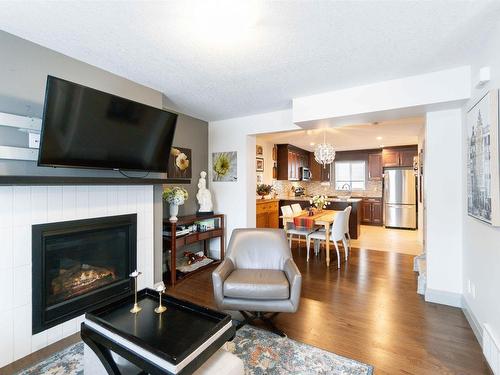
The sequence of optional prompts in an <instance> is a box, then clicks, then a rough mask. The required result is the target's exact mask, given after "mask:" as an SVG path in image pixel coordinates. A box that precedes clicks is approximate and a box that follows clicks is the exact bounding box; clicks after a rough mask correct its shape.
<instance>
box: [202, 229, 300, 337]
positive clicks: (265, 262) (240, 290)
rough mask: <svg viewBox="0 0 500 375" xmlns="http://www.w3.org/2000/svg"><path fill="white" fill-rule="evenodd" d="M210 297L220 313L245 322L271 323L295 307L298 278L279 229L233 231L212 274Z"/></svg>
mask: <svg viewBox="0 0 500 375" xmlns="http://www.w3.org/2000/svg"><path fill="white" fill-rule="evenodd" d="M212 280H213V284H214V295H215V301H216V303H217V306H218V307H219V309H221V310H235V311H236V310H237V311H240V312H241V314H242V315H243V317H244V318H245V321H244V322H242V323H241V324H240V325H239V326H238V328H241V326H243V325H244V324H246V323H250V322H252V321H253V320H255V319H261V320H263V321H264V322H266V323H267V324H268V325H269V326H270V327H271V328H272V330H273V331H274V332H275V333H277V334H279V335H281V336H285V334H284V333H283V332H282V331H280V330H279V329H277V328H276V327H275V326H274V324H273V323H272V320H271V319H272V318H273V317H274V316H276V315H277V314H278V313H280V312H295V311H297V308H298V307H299V301H300V290H301V285H302V276H301V274H300V272H299V269H298V268H297V266H296V265H295V262H294V261H293V259H292V254H291V252H290V248H289V247H288V243H287V240H286V235H285V232H284V231H283V230H281V229H235V230H234V231H233V234H232V236H231V240H230V241H229V246H228V249H227V253H226V258H225V259H224V261H223V262H222V263H221V264H220V265H219V266H218V267H217V269H215V271H214V272H213V273H212Z"/></svg>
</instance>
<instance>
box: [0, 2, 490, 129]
mask: <svg viewBox="0 0 500 375" xmlns="http://www.w3.org/2000/svg"><path fill="white" fill-rule="evenodd" d="M499 18H500V2H496V1H492V2H486V1H481V2H477V1H475V2H472V1H460V2H458V1H384V2H378V1H375V2H373V1H367V2H363V1H352V2H337V1H267V2H258V1H252V2H250V1H226V0H223V1H215V0H213V1H211V0H194V1H189V0H178V1H163V2H162V1H118V2H116V1H96V2H86V1H70V2H51V1H36V2H33V1H1V2H0V27H1V28H2V29H3V30H5V31H7V32H9V33H12V34H15V35H18V36H20V37H23V38H26V39H28V40H31V41H33V42H36V43H39V44H41V45H43V46H46V47H49V48H51V49H54V50H56V51H59V52H62V53H64V54H66V55H69V56H71V57H74V58H77V59H79V60H82V61H85V62H87V63H90V64H93V65H95V66H98V67H100V68H103V69H106V70H108V71H111V72H113V73H116V74H118V75H121V76H123V77H126V78H129V79H131V80H133V81H136V82H139V83H141V84H144V85H146V86H149V87H152V88H154V89H157V90H160V91H162V92H163V93H165V94H166V96H167V97H168V99H169V100H170V102H171V104H172V107H174V108H175V109H177V110H179V111H182V112H185V113H188V114H191V115H194V116H196V117H199V118H202V119H206V120H215V119H224V118H230V117H237V116H242V115H249V114H254V113H260V112H266V111H271V110H277V109H283V108H289V107H290V106H291V99H292V98H294V97H300V96H305V95H311V94H315V93H321V92H325V91H329V90H334V89H339V88H345V87H351V86H354V85H358V84H365V83H371V82H377V81H380V80H385V79H392V78H397V77H402V76H406V75H412V74H420V73H426V72H431V71H435V70H440V69H446V68H450V67H456V66H460V65H464V64H468V63H470V56H471V54H472V53H473V51H476V50H477V49H478V48H480V46H481V45H482V44H483V41H484V40H485V38H487V36H488V33H489V32H490V31H491V30H492V29H493V28H494V27H495V25H496V22H497V20H498V19H499ZM10 52H11V53H12V52H15V51H10Z"/></svg>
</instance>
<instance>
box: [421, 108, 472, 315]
mask: <svg viewBox="0 0 500 375" xmlns="http://www.w3.org/2000/svg"><path fill="white" fill-rule="evenodd" d="M461 126H462V111H461V109H454V110H448V111H438V112H429V113H427V116H426V135H425V142H426V148H425V162H424V167H425V182H424V186H425V197H426V213H427V217H426V239H425V243H426V253H427V291H426V294H425V299H426V300H427V301H431V302H438V303H445V304H448V305H452V306H461V298H462V297H461V293H462V236H461V233H462V219H461V218H462V213H463V205H462V202H463V184H462V175H463V169H462V132H461Z"/></svg>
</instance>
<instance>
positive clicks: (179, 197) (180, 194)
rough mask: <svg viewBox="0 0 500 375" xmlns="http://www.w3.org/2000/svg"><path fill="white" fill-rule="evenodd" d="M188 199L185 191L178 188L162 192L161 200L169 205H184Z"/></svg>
mask: <svg viewBox="0 0 500 375" xmlns="http://www.w3.org/2000/svg"><path fill="white" fill-rule="evenodd" d="M188 197H189V194H188V192H187V190H186V189H184V188H181V187H178V186H174V187H168V188H166V189H165V190H164V191H163V200H164V201H166V202H168V203H170V204H177V205H181V204H184V201H185V200H186V199H188Z"/></svg>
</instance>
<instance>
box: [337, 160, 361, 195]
mask: <svg viewBox="0 0 500 375" xmlns="http://www.w3.org/2000/svg"><path fill="white" fill-rule="evenodd" d="M365 182H366V162H365V161H363V160H359V161H358V160H356V161H337V162H335V190H345V188H346V187H347V186H345V184H348V185H349V186H350V187H351V190H365ZM343 186H344V189H342V187H343Z"/></svg>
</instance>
